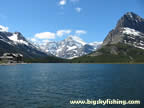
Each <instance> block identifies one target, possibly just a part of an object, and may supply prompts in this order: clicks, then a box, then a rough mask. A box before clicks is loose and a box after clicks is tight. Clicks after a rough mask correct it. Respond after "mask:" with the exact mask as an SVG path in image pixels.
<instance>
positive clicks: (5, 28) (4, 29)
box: [0, 25, 8, 32]
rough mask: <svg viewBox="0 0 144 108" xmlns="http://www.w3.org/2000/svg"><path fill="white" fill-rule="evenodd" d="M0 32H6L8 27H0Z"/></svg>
mask: <svg viewBox="0 0 144 108" xmlns="http://www.w3.org/2000/svg"><path fill="white" fill-rule="evenodd" d="M0 31H1V32H8V27H4V26H2V25H0Z"/></svg>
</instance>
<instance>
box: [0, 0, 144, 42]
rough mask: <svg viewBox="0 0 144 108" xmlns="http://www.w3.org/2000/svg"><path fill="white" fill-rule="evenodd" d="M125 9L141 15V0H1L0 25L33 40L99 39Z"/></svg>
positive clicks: (102, 37) (111, 27)
mask: <svg viewBox="0 0 144 108" xmlns="http://www.w3.org/2000/svg"><path fill="white" fill-rule="evenodd" d="M129 11H130V12H131V11H132V12H135V13H137V14H138V15H140V16H141V17H143V18H144V2H143V0H3V1H1V6H0V25H3V26H6V27H8V28H9V31H11V32H15V31H20V32H21V33H22V34H23V35H24V36H25V37H27V38H32V39H33V40H34V39H37V40H45V41H46V40H55V41H58V40H62V39H64V38H66V37H67V36H69V35H76V36H80V37H81V38H82V39H83V40H84V41H86V42H93V41H103V39H104V38H105V37H106V35H107V34H108V32H109V31H110V30H111V29H113V28H114V27H115V25H116V23H117V21H118V19H120V17H121V16H122V15H123V14H124V13H126V12H129Z"/></svg>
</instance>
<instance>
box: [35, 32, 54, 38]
mask: <svg viewBox="0 0 144 108" xmlns="http://www.w3.org/2000/svg"><path fill="white" fill-rule="evenodd" d="M35 37H36V38H38V39H55V33H51V32H43V33H37V34H35Z"/></svg>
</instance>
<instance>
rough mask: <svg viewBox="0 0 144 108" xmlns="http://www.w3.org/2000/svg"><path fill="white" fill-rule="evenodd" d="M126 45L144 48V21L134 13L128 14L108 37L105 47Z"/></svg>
mask: <svg viewBox="0 0 144 108" xmlns="http://www.w3.org/2000/svg"><path fill="white" fill-rule="evenodd" d="M117 43H124V44H128V45H133V46H134V47H138V48H142V49H143V48H144V19H143V18H141V17H140V16H138V15H136V14H135V13H133V12H128V13H126V14H125V15H124V16H123V17H122V18H121V19H120V20H119V21H118V23H117V25H116V27H115V29H113V30H112V31H111V32H110V33H109V34H108V35H107V37H106V38H105V39H104V42H103V46H105V45H108V44H117Z"/></svg>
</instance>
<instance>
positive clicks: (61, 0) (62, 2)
mask: <svg viewBox="0 0 144 108" xmlns="http://www.w3.org/2000/svg"><path fill="white" fill-rule="evenodd" d="M66 3H67V0H60V1H59V5H61V6H64V5H66Z"/></svg>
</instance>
